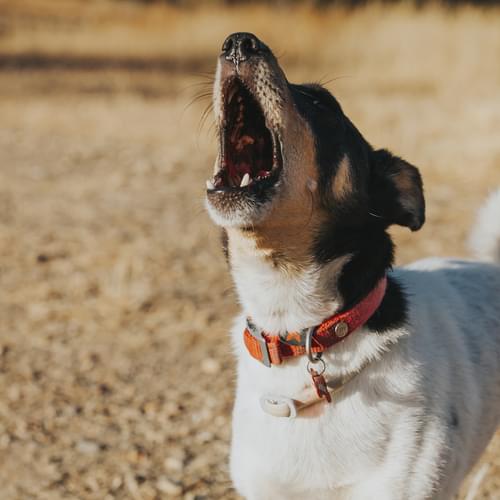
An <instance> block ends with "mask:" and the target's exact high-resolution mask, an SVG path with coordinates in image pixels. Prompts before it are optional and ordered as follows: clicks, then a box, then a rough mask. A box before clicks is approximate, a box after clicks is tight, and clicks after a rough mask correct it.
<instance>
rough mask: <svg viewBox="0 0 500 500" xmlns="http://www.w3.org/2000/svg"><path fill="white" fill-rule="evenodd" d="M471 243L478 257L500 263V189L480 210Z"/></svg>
mask: <svg viewBox="0 0 500 500" xmlns="http://www.w3.org/2000/svg"><path fill="white" fill-rule="evenodd" d="M470 244H471V247H472V250H473V251H474V254H475V255H476V257H477V258H478V259H481V260H485V261H489V262H495V263H497V264H500V189H498V190H497V191H496V192H494V193H493V194H492V195H491V196H490V197H489V198H488V200H487V201H486V203H485V204H484V205H483V206H482V207H481V209H480V210H479V213H478V216H477V220H476V224H475V226H474V229H473V230H472V233H471V237H470Z"/></svg>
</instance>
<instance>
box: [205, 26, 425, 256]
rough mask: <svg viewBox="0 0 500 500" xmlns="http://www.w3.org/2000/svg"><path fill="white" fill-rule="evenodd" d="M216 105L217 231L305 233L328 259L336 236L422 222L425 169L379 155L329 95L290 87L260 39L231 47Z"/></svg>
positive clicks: (235, 40) (212, 194) (212, 193)
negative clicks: (327, 238) (327, 244)
mask: <svg viewBox="0 0 500 500" xmlns="http://www.w3.org/2000/svg"><path fill="white" fill-rule="evenodd" d="M213 99H214V109H215V116H216V125H217V132H218V137H219V154H218V157H217V160H216V163H215V171H214V177H213V179H212V180H210V181H207V206H208V210H209V212H210V214H211V216H212V218H213V219H214V221H215V222H216V223H217V224H219V225H221V226H223V227H238V228H241V229H244V230H247V231H248V230H252V231H254V230H257V231H258V228H259V227H267V228H274V229H275V230H277V231H285V232H286V228H287V227H289V228H294V230H297V228H298V227H299V225H300V224H307V225H308V227H310V228H313V231H312V232H311V233H310V234H311V238H312V239H313V240H314V241H312V240H311V245H310V246H311V247H313V246H315V247H316V249H318V248H319V252H321V248H320V247H321V245H320V244H318V241H319V240H321V239H323V241H324V235H325V234H326V233H331V228H332V227H335V228H337V231H336V233H337V234H338V232H339V231H338V230H339V228H344V229H345V231H347V233H349V234H354V233H355V232H356V231H357V230H359V231H364V230H367V229H370V230H371V229H373V228H377V229H381V230H382V231H385V229H386V228H387V227H388V226H389V225H391V224H399V225H402V226H407V227H409V228H410V229H411V230H413V231H415V230H417V229H419V228H420V227H421V226H422V224H423V223H424V217H425V215H424V214H425V209H424V197H423V189H422V181H421V178H420V174H419V172H418V170H417V169H416V168H415V167H413V166H412V165H410V164H409V163H407V162H406V161H404V160H402V159H401V158H398V157H396V156H393V155H392V154H391V153H389V152H388V151H386V150H374V149H373V148H372V147H371V146H370V144H369V143H368V142H367V141H366V140H365V139H364V138H363V136H362V135H361V134H360V132H359V131H358V130H357V129H356V127H355V126H354V125H353V124H352V123H351V122H350V120H349V119H348V118H347V117H346V115H345V114H344V113H343V111H342V108H341V107H340V105H339V103H338V102H337V100H336V99H335V97H333V96H332V95H331V94H330V92H328V91H327V90H326V89H325V88H323V87H321V86H320V85H317V84H304V85H296V84H291V83H289V82H288V81H287V79H286V77H285V74H284V73H283V70H282V69H281V68H280V66H279V64H278V62H277V60H276V58H275V57H274V55H273V53H272V52H271V50H270V49H269V48H268V47H267V46H266V45H265V44H264V43H262V42H261V41H260V40H259V39H258V38H257V37H255V36H254V35H252V34H249V33H235V34H233V35H231V36H229V37H228V38H227V39H226V41H225V42H224V45H223V47H222V53H221V55H220V57H219V60H218V66H217V73H216V81H215V85H214V94H213ZM299 222H300V224H298V223H299ZM318 245H319V246H318ZM327 258H328V256H327Z"/></svg>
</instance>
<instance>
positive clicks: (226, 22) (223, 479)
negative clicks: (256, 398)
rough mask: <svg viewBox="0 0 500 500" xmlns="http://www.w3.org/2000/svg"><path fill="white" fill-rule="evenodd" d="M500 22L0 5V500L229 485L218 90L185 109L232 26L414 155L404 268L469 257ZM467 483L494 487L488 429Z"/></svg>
mask: <svg viewBox="0 0 500 500" xmlns="http://www.w3.org/2000/svg"><path fill="white" fill-rule="evenodd" d="M271 19H272V20H273V22H271V21H270V20H271ZM499 22H500V11H498V10H489V11H479V10H474V9H470V8H464V9H462V10H459V11H455V12H446V11H444V10H442V9H438V8H435V7H429V8H427V9H422V10H418V11H414V10H412V9H410V8H408V7H396V8H389V7H372V8H367V9H362V10H359V11H354V12H348V11H341V10H338V9H337V10H328V11H323V12H321V13H319V14H318V13H317V12H314V11H310V10H308V9H301V8H297V9H291V10H286V11H285V10H280V11H276V10H270V8H267V7H254V8H246V7H241V8H232V9H229V10H224V11H221V10H219V11H213V10H207V9H206V8H205V9H196V10H194V11H189V12H187V11H180V10H175V9H171V8H167V7H158V6H149V7H138V6H136V5H133V4H128V3H119V2H115V3H108V2H104V1H102V2H93V1H89V2H83V3H80V2H71V1H69V0H61V2H60V3H59V4H58V6H57V8H56V7H54V2H48V1H42V0H39V1H38V2H36V1H34V0H32V1H25V2H14V1H6V0H0V498H1V499H2V500H14V499H15V500H17V499H19V500H25V499H50V500H58V499H63V498H64V499H144V500H146V499H169V498H185V499H195V498H196V499H199V500H201V499H205V498H206V499H234V498H236V495H235V494H234V492H233V491H232V488H231V484H230V481H229V478H228V473H227V455H228V441H229V438H230V412H231V404H232V390H233V382H234V361H233V359H232V357H231V354H230V348H229V345H228V342H227V330H228V327H229V325H230V323H231V319H232V317H233V315H234V314H235V313H236V311H237V301H236V297H235V296H234V293H233V290H232V285H231V280H230V277H229V275H228V273H227V271H226V269H225V264H224V260H223V257H222V252H221V250H220V248H219V243H218V232H217V230H216V229H215V228H214V227H213V226H212V224H211V223H210V222H209V220H208V217H207V216H206V214H205V212H204V209H203V195H204V184H205V182H204V181H205V179H206V178H207V177H208V176H209V172H210V171H211V168H212V162H213V158H214V152H215V144H214V140H213V131H211V130H210V118H209V119H208V120H207V123H206V124H205V125H204V126H201V127H200V117H201V115H202V112H203V109H204V106H205V105H206V104H208V102H209V98H208V97H205V98H203V96H202V97H201V102H198V101H196V102H194V103H193V104H190V102H191V101H192V100H193V97H194V96H195V95H196V94H197V92H198V91H199V90H200V89H201V91H202V92H204V91H207V90H208V91H209V87H208V85H209V82H208V83H204V82H205V81H206V77H205V76H203V75H201V74H200V73H201V72H210V71H211V70H212V68H213V65H214V61H215V57H216V55H217V51H218V47H219V45H220V44H221V42H222V40H223V38H224V36H225V35H226V34H228V33H229V32H231V31H240V30H252V31H255V32H256V33H258V34H260V35H261V36H262V37H263V38H264V39H265V40H266V41H269V43H270V45H271V46H272V47H273V48H274V49H275V51H276V52H277V53H278V54H280V55H281V62H282V64H283V66H284V68H285V70H286V71H287V73H288V75H289V77H290V79H291V80H322V81H327V82H328V83H327V86H328V87H329V88H330V89H331V90H332V91H333V92H334V93H335V94H336V95H337V97H338V98H339V99H340V101H341V103H342V104H343V107H344V110H345V111H346V113H347V114H348V115H349V116H350V117H351V118H352V120H353V121H354V123H356V124H357V125H358V126H359V128H360V130H361V131H362V132H363V133H364V134H365V136H366V137H367V138H368V139H369V140H370V141H371V142H372V143H373V144H374V145H377V146H384V147H388V148H390V149H392V150H393V151H394V152H397V153H398V154H400V155H402V156H404V157H405V158H407V159H408V160H410V161H411V162H412V163H414V164H416V165H418V166H419V167H420V168H421V171H422V173H423V177H424V181H425V187H426V195H427V202H428V222H427V224H426V226H425V228H424V229H423V230H422V231H420V232H419V233H416V234H409V233H407V232H406V231H403V230H394V231H393V233H394V235H395V238H396V240H397V242H398V245H399V250H398V263H400V264H404V263H405V262H408V261H411V260H413V259H416V258H421V257H425V256H429V255H447V254H452V255H459V256H466V255H467V247H466V237H467V234H468V231H469V227H470V225H471V224H472V221H473V216H474V212H475V210H476V208H477V207H478V206H479V204H480V203H481V200H482V199H483V198H484V197H485V196H486V195H487V193H488V192H489V191H490V190H491V189H493V188H494V187H495V186H498V185H500V140H499V135H498V131H499V130H500V91H499V89H500V65H499V64H498V54H499V53H500V30H498V25H499ZM290 26H294V27H295V29H294V31H293V33H290ZM188 34H191V36H192V41H191V38H190V37H189V36H188ZM193 34H194V35H193ZM285 35H286V36H285ZM285 40H286V41H285ZM198 84H201V85H200V86H198ZM207 99H208V100H207ZM499 215H500V214H499ZM461 499H463V500H473V499H490V500H491V499H500V435H498V436H497V437H496V438H495V439H494V441H493V442H492V444H491V445H490V448H489V450H488V451H487V453H486V455H485V457H484V458H483V460H482V462H481V463H480V464H479V466H478V467H477V468H476V470H475V471H474V472H473V474H472V475H471V477H470V478H469V480H468V481H467V483H466V484H465V485H464V488H463V494H462V496H461Z"/></svg>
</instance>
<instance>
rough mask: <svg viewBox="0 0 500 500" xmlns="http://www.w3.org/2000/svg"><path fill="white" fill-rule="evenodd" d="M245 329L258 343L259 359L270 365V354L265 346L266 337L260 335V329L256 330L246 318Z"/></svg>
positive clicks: (265, 364)
mask: <svg viewBox="0 0 500 500" xmlns="http://www.w3.org/2000/svg"><path fill="white" fill-rule="evenodd" d="M247 331H248V333H249V334H250V335H251V337H252V339H253V340H254V341H255V342H256V343H257V344H258V348H259V351H260V353H259V354H260V359H259V361H260V362H261V363H262V364H263V365H264V366H267V367H268V368H270V367H271V364H272V363H271V356H270V355H269V349H268V346H267V342H266V339H265V338H264V337H263V336H262V331H260V330H258V329H257V328H256V327H255V325H254V324H253V323H252V322H251V321H250V319H249V318H247Z"/></svg>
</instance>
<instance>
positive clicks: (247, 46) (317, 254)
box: [207, 33, 500, 500]
mask: <svg viewBox="0 0 500 500" xmlns="http://www.w3.org/2000/svg"><path fill="white" fill-rule="evenodd" d="M214 107H215V114H216V121H217V128H218V135H219V141H220V143H219V155H218V158H217V161H216V164H215V172H214V177H213V179H212V180H209V181H207V208H208V211H209V213H210V215H211V217H212V218H213V220H214V221H215V222H216V223H217V224H218V225H220V226H222V227H223V232H224V238H223V240H224V244H225V248H226V254H227V260H228V263H229V265H230V267H231V270H232V273H233V277H234V281H235V283H236V287H237V290H238V294H239V297H240V300H241V304H242V307H243V312H242V314H241V316H240V317H239V318H238V319H237V321H236V323H235V327H234V330H233V343H234V348H235V351H236V354H237V358H238V384H237V394H236V401H235V407H234V415H233V439H232V451H231V475H232V479H233V482H234V485H235V487H236V489H237V490H238V492H239V493H241V494H242V495H243V496H244V497H246V498H248V499H252V500H257V499H259V500H267V499H269V500H271V499H272V500H276V499H280V498H282V499H305V498H308V499H315V500H316V499H322V498H325V499H353V500H367V499H380V500H420V499H450V498H452V496H453V495H454V494H455V493H456V491H457V489H458V488H459V485H460V483H461V481H462V480H463V478H464V476H465V475H466V474H467V472H468V471H469V470H470V468H471V467H472V465H473V464H474V463H475V462H476V460H477V459H478V457H479V456H480V454H481V452H482V450H483V449H484V447H485V446H486V444H487V443H488V441H489V440H490V438H491V436H492V434H493V433H494V431H495V429H496V427H497V424H498V422H499V418H500V267H499V266H498V265H497V264H498V263H499V262H500V221H499V216H500V192H499V193H497V194H496V195H494V196H493V197H492V198H491V200H490V201H489V202H488V204H487V205H485V207H484V209H483V210H482V212H481V216H480V219H479V221H478V224H477V225H476V234H475V237H474V238H475V239H474V241H475V243H476V246H477V250H478V253H479V254H481V255H482V257H487V258H489V259H490V260H491V261H493V262H492V263H490V264H488V263H479V262H465V261H457V260H441V259H432V260H425V261H421V262H418V263H415V264H413V265H411V266H408V267H405V268H398V269H394V270H392V268H391V265H392V262H393V243H392V241H391V238H390V236H389V235H388V233H387V228H388V227H389V226H390V225H392V224H399V225H401V226H406V227H408V228H410V229H411V230H412V231H416V230H418V229H419V228H420V227H421V226H422V224H423V223H424V217H425V215H424V214H425V208H424V197H423V189H422V181H421V178H420V174H419V172H418V170H417V169H416V168H415V167H414V166H412V165H410V164H409V163H407V162H406V161H404V160H402V159H401V158H398V157H397V156H394V155H392V154H391V153H390V152H389V151H387V150H383V149H381V150H375V149H374V148H372V147H371V146H370V144H369V143H368V142H367V141H366V140H365V139H364V138H363V136H362V135H361V134H360V132H359V131H358V130H357V129H356V127H355V126H354V125H353V124H352V123H351V122H350V121H349V119H348V118H347V117H346V115H345V114H344V113H343V111H342V108H341V107H340V105H339V103H338V102H337V100H336V99H335V98H334V97H333V96H332V95H331V94H330V93H329V92H328V91H327V90H325V89H324V88H322V87H321V86H319V85H314V84H310V85H295V84H291V83H289V82H288V81H287V79H286V77H285V75H284V73H283V71H282V69H281V68H280V66H279V65H278V63H277V61H276V59H275V57H274V56H273V54H272V52H271V51H270V49H269V48H268V47H267V46H266V45H265V44H264V43H262V42H261V41H260V40H258V39H257V38H256V37H255V36H254V35H252V34H249V33H235V34H233V35H231V36H230V37H228V38H227V40H226V41H225V42H224V45H223V48H222V53H221V55H220V57H219V60H218V67H217V74H216V81H215V86H214ZM495 262H496V263H495Z"/></svg>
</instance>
